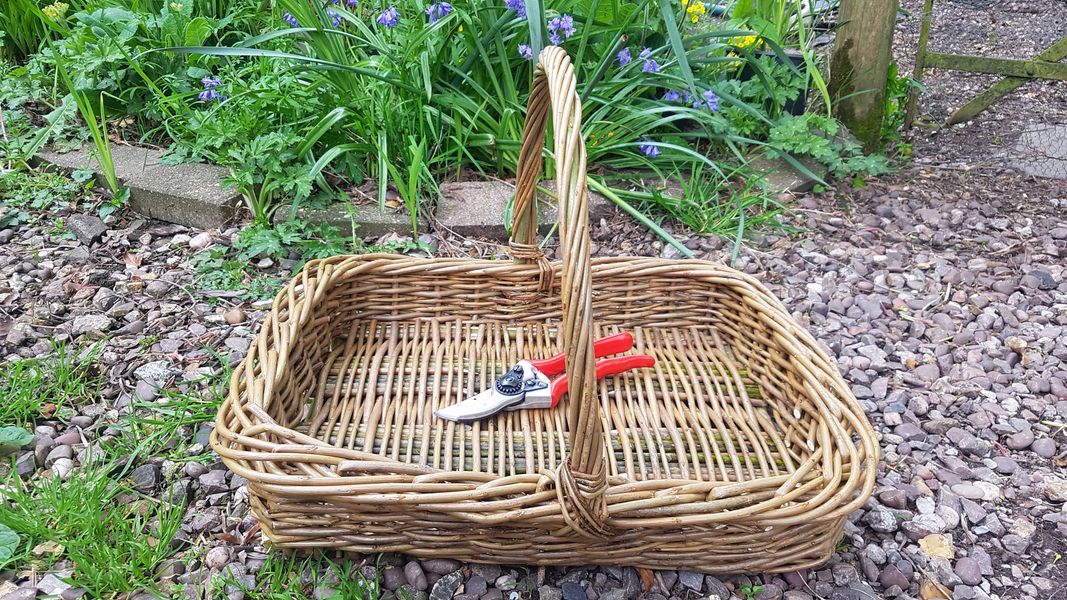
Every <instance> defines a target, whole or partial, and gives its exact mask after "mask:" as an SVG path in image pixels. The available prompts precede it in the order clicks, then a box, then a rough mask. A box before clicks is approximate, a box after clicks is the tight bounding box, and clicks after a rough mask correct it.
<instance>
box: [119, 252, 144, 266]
mask: <svg viewBox="0 0 1067 600" xmlns="http://www.w3.org/2000/svg"><path fill="white" fill-rule="evenodd" d="M142 260H144V257H143V256H141V255H140V254H133V253H131V252H127V253H126V254H123V255H122V262H124V263H126V266H127V267H132V268H134V269H136V268H137V267H139V266H141V261H142Z"/></svg>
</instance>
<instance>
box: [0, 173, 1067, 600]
mask: <svg viewBox="0 0 1067 600" xmlns="http://www.w3.org/2000/svg"><path fill="white" fill-rule="evenodd" d="M798 203H799V207H798V210H797V211H796V212H795V213H794V214H793V215H792V216H791V217H790V220H791V223H790V224H791V225H794V226H796V227H799V228H802V231H805V232H811V234H805V235H794V236H788V235H765V236H763V237H761V238H759V239H756V240H754V241H753V243H752V244H751V246H750V247H746V249H745V251H744V252H743V254H742V256H741V258H740V260H739V262H738V267H739V268H742V269H743V270H745V271H746V272H749V273H753V274H755V275H757V276H758V277H760V278H761V279H762V280H764V281H765V282H767V283H768V284H769V285H770V286H771V287H772V289H773V291H774V292H775V293H776V294H778V295H779V296H780V297H781V298H782V299H783V300H784V301H785V303H786V304H787V305H788V306H789V307H790V309H791V310H792V311H793V314H794V316H795V317H796V318H797V319H798V320H800V321H801V322H802V323H804V324H806V325H807V326H808V327H810V328H811V330H812V331H813V332H814V333H815V335H816V337H817V338H818V339H820V340H821V341H822V342H824V343H825V344H826V346H827V347H828V349H829V350H830V351H831V352H832V353H833V355H834V356H836V357H838V364H839V365H840V367H841V370H842V372H844V373H845V374H846V376H847V378H848V380H849V382H850V383H851V384H852V387H853V391H854V392H855V394H856V396H857V397H858V398H859V399H860V400H861V402H862V403H863V405H864V406H865V408H866V409H867V412H868V414H869V415H870V418H871V421H872V422H873V424H874V426H875V428H876V430H877V431H878V433H879V435H880V436H881V440H882V448H883V453H884V464H883V466H882V470H881V474H880V476H879V480H878V487H877V489H876V493H875V496H874V497H873V498H872V499H871V500H870V502H869V503H868V504H867V506H866V507H865V509H864V510H862V511H859V512H857V513H855V515H853V518H852V519H851V522H850V523H849V525H848V526H847V528H846V536H845V539H844V544H843V545H842V549H841V551H840V552H839V553H838V554H837V555H835V556H834V558H833V559H831V561H830V562H829V563H828V564H827V565H826V566H825V567H824V568H821V569H815V570H810V571H803V572H799V573H791V574H786V575H782V576H758V575H756V576H749V577H746V576H736V577H722V578H714V577H703V576H700V575H697V574H693V573H687V572H684V571H683V572H660V573H658V574H657V577H656V578H655V580H654V583H653V585H652V588H651V590H649V591H648V592H647V593H644V596H643V597H645V598H650V599H657V598H664V597H670V598H695V597H698V596H700V597H708V596H709V595H711V594H718V595H720V596H723V597H725V595H726V594H729V593H731V591H732V593H733V594H734V595H737V596H739V597H740V595H741V592H740V590H741V589H742V588H744V587H751V586H753V585H762V592H760V593H759V594H757V597H760V598H789V599H792V600H800V599H805V598H815V597H821V598H835V599H836V598H842V599H843V598H873V597H919V596H922V597H924V598H936V597H938V596H937V595H933V592H931V590H933V589H936V588H933V587H931V586H932V585H933V583H932V582H937V583H939V584H941V585H943V586H945V587H946V588H947V589H950V590H951V594H952V597H954V598H986V597H992V598H998V597H999V598H1034V599H1037V598H1053V597H1061V596H1063V595H1065V594H1067V589H1065V588H1064V586H1065V582H1067V567H1064V564H1065V561H1063V560H1062V559H1060V557H1061V556H1063V555H1067V543H1065V542H1064V540H1065V539H1067V504H1065V501H1067V435H1065V433H1064V429H1065V428H1067V266H1065V265H1067V261H1064V256H1067V218H1065V217H1064V214H1065V211H1064V209H1065V208H1067V184H1065V183H1064V182H1059V181H1054V180H1036V181H1035V180H1029V179H1027V180H1022V179H1020V178H1018V177H1013V176H1009V175H989V174H979V173H974V172H970V173H968V172H962V171H955V170H947V169H934V168H930V167H916V168H910V169H907V170H905V171H903V172H900V173H897V174H896V175H893V176H891V177H887V178H883V179H881V180H876V181H874V182H872V183H871V184H870V186H869V187H867V188H865V189H860V190H851V189H847V188H844V187H842V188H840V189H837V190H830V191H828V192H825V193H823V194H821V195H818V196H805V197H801V198H799V199H798ZM131 219H132V220H131ZM83 220H84V221H85V224H92V219H91V218H86V219H83ZM78 221H79V219H71V218H68V222H78ZM92 229H93V228H91V227H90V228H88V231H89V233H90V234H91V233H93V231H92ZM96 229H97V231H99V230H100V229H101V228H96ZM102 229H104V230H105V231H104V233H103V234H102V239H101V241H98V242H92V244H91V245H88V246H87V245H86V244H84V243H82V242H77V241H66V240H58V239H57V238H55V237H54V235H55V232H54V231H53V230H52V229H51V226H50V225H49V226H47V227H46V226H41V227H28V228H24V229H22V230H19V231H14V230H10V229H9V230H4V231H0V240H9V241H8V242H7V243H5V244H3V245H2V246H0V248H2V249H0V281H3V283H2V284H0V306H2V308H3V311H4V314H5V317H4V321H2V322H0V328H2V332H0V335H2V336H4V337H0V339H4V340H5V344H4V351H3V354H4V355H6V356H7V357H8V358H11V357H14V356H33V355H37V354H40V353H42V352H45V351H46V350H47V349H48V343H49V342H48V341H47V340H48V338H49V337H52V338H59V339H74V340H75V341H86V340H88V339H93V338H96V337H98V336H100V335H101V334H106V335H108V336H110V339H109V341H108V343H107V346H106V349H105V351H104V352H103V353H102V355H101V357H100V363H101V365H102V368H103V369H104V371H105V375H106V385H105V388H104V390H103V394H102V398H101V401H100V403H99V404H94V405H91V406H86V407H81V409H80V414H79V415H77V416H76V417H74V418H71V419H68V420H67V422H66V423H60V422H58V421H57V422H49V423H44V424H43V425H42V427H41V428H39V429H38V440H37V447H36V448H33V449H28V450H27V451H26V452H24V453H23V454H22V455H20V456H19V457H18V460H17V463H18V469H19V471H20V473H21V474H23V475H24V476H27V477H29V476H33V474H34V473H35V472H37V471H38V468H37V467H38V466H39V467H42V468H44V470H45V471H48V470H50V471H51V472H52V474H53V476H68V475H69V473H70V471H71V469H72V468H77V465H78V463H79V459H80V458H79V457H80V456H81V452H80V451H81V450H82V449H83V448H84V444H85V443H86V442H88V443H92V442H93V440H94V439H96V438H97V437H99V436H101V435H106V434H107V432H108V428H109V427H110V426H111V425H113V422H114V421H116V420H117V419H120V418H122V416H123V415H124V414H125V413H126V412H128V411H129V410H130V409H129V405H130V401H131V396H132V395H133V394H135V393H136V394H139V395H143V396H144V397H146V398H149V399H151V398H153V397H154V396H155V394H156V393H157V390H156V387H157V386H158V385H160V384H162V385H168V386H190V387H192V389H194V390H195V389H196V386H197V385H200V384H197V383H188V382H191V381H195V380H197V379H198V378H199V377H201V376H203V375H210V374H211V373H212V372H214V371H217V370H218V365H217V364H216V363H214V362H213V361H212V359H211V358H210V356H209V354H208V351H207V350H206V349H204V347H208V348H213V349H215V350H217V351H219V352H221V353H222V355H223V356H227V355H228V356H229V360H231V361H233V360H236V359H239V358H240V357H241V356H242V353H243V352H244V350H245V349H246V348H247V346H248V343H249V342H250V340H251V337H252V335H253V332H254V331H255V329H256V326H257V324H258V323H259V322H260V320H261V319H262V318H263V315H264V311H263V308H265V306H264V305H262V304H254V303H248V302H243V301H239V300H236V299H229V300H228V301H224V302H217V300H218V299H216V303H215V304H214V305H213V304H211V303H208V302H207V301H206V300H205V299H204V298H202V297H197V295H196V293H195V292H194V298H193V300H190V296H189V293H188V292H186V291H185V286H187V285H189V284H190V283H191V281H190V279H191V270H190V268H189V267H188V265H187V259H188V257H189V256H190V255H192V254H195V253H197V252H203V251H205V249H206V248H208V247H209V246H211V245H212V244H217V243H221V242H225V241H228V240H229V239H230V238H232V237H233V236H234V235H235V234H236V230H233V231H228V232H223V233H216V234H211V233H207V232H197V231H188V230H185V229H183V228H180V227H176V226H171V225H164V224H159V223H154V222H145V221H143V220H140V219H134V218H133V217H132V215H128V216H126V217H123V218H118V219H115V220H114V222H112V223H109V224H106V225H105V226H104V227H103V228H102ZM78 230H79V231H80V230H81V226H79V228H78ZM594 236H595V238H596V240H597V246H596V252H597V254H600V255H611V254H621V253H626V254H662V255H668V256H669V255H671V254H672V251H671V250H670V249H669V248H668V249H667V250H664V249H663V248H662V246H661V245H660V244H659V243H658V242H656V241H655V240H653V239H652V238H651V236H649V235H648V234H647V233H646V232H644V231H643V230H641V229H640V228H639V227H638V226H636V225H634V224H633V223H631V222H630V221H628V220H626V219H624V218H622V217H616V218H615V219H613V220H612V222H610V223H608V222H602V223H600V224H598V225H596V226H595V227H594ZM620 240H622V241H620ZM686 243H687V245H688V246H689V247H691V248H693V249H694V250H695V251H696V252H697V253H698V254H699V255H700V257H701V258H707V259H712V260H726V259H727V258H728V249H727V248H725V247H724V245H723V242H722V241H721V240H719V239H717V238H706V237H701V238H692V239H689V240H687V242H686ZM470 246H471V245H470V244H467V245H466V246H464V245H463V244H462V243H461V242H460V241H459V240H445V243H444V244H443V245H442V250H445V249H447V248H464V247H465V248H466V249H467V251H470ZM132 249H136V250H138V254H139V255H141V256H142V257H143V260H142V261H141V262H140V263H139V264H137V263H136V261H131V260H129V258H128V257H127V255H126V251H127V250H132ZM30 257H33V258H30ZM264 267H265V269H266V270H268V271H277V270H278V266H274V265H271V266H268V265H264ZM162 282H169V283H162ZM224 300H225V299H224ZM207 430H208V429H207V427H206V426H202V427H201V428H200V429H199V430H197V431H188V432H187V434H188V435H189V436H190V437H192V438H194V441H195V442H199V443H200V444H203V443H204V442H205V441H206V440H205V436H206V433H207ZM83 436H84V440H83V439H82V438H83ZM63 446H69V451H67V450H59V451H57V450H56V448H61V447H63ZM202 449H203V447H202V446H200V447H195V446H194V448H193V449H192V450H191V451H192V452H199V451H201V450H202ZM34 456H37V457H41V458H42V460H41V461H40V462H38V463H37V464H35V463H34V458H33V457H34ZM144 464H146V465H150V466H148V467H147V468H145V469H139V470H138V471H136V473H137V475H136V476H135V477H136V478H137V482H136V483H137V484H138V485H139V486H140V488H141V489H144V490H147V491H149V492H150V493H154V494H156V495H157V496H159V497H161V498H164V499H167V498H171V497H172V496H177V495H178V494H176V493H175V490H178V491H179V492H180V494H181V495H184V494H185V493H188V497H189V498H191V501H190V504H189V507H188V513H187V519H186V521H185V524H184V526H183V529H182V531H181V532H180V534H179V544H180V546H181V551H180V555H181V557H182V562H181V563H180V564H179V565H178V566H175V567H174V568H173V569H170V570H169V572H168V576H169V577H170V579H171V584H170V585H173V586H174V587H172V588H170V589H178V587H177V586H178V585H182V586H183V587H184V588H185V589H187V590H189V595H190V596H191V597H199V596H197V594H198V593H199V592H197V590H198V589H201V587H202V586H203V585H206V583H204V582H210V580H211V578H212V577H220V576H221V575H220V574H221V573H223V572H228V573H231V574H233V573H238V574H239V575H240V576H241V577H243V578H245V579H244V580H245V581H246V582H248V583H253V582H254V580H255V575H256V572H257V569H258V568H259V567H260V566H261V565H262V563H263V560H264V557H265V550H264V548H263V547H262V546H260V545H259V542H260V540H259V538H258V536H256V535H252V536H251V537H250V539H248V540H247V541H246V540H244V539H242V537H243V536H234V535H228V536H226V535H221V534H223V533H224V532H230V533H231V534H232V533H233V532H235V531H236V532H238V533H242V532H247V531H249V529H250V528H251V527H252V522H251V521H250V520H249V519H248V516H247V504H246V498H247V494H246V489H245V487H244V482H243V480H241V478H239V477H234V476H232V475H231V474H229V473H228V472H227V471H225V470H224V468H223V466H222V465H221V464H220V463H215V464H209V465H201V464H199V463H188V464H187V465H185V466H184V467H182V465H181V464H179V463H172V462H171V461H167V460H163V459H161V458H149V459H147V460H146V461H144ZM220 548H223V549H224V550H220ZM209 550H210V552H209ZM369 564H373V563H369ZM381 564H382V566H383V567H386V569H385V570H384V571H383V573H382V574H381V578H382V582H383V585H384V586H385V587H386V588H388V589H390V590H399V589H400V588H403V587H404V586H409V587H407V588H404V589H405V590H406V591H408V592H412V591H413V592H414V596H413V597H420V596H421V593H429V594H430V595H431V597H434V598H442V597H450V594H451V593H452V592H456V590H457V589H459V588H455V587H454V584H455V583H456V582H457V581H459V582H462V585H463V586H464V587H463V588H462V590H460V591H459V592H458V595H457V596H456V597H457V598H464V599H470V598H485V599H492V598H501V597H508V598H568V599H569V598H588V599H595V598H632V597H636V596H637V595H639V594H640V593H641V592H642V585H641V580H640V578H639V577H638V574H637V573H636V572H635V571H634V570H632V569H618V568H572V569H566V570H558V569H548V570H547V571H546V570H537V569H532V570H528V569H523V568H507V567H504V568H501V567H495V566H479V565H461V564H459V563H455V562H453V561H450V560H448V559H447V557H441V558H440V559H434V560H423V561H418V562H416V561H411V562H409V561H407V560H406V559H404V558H403V557H399V556H386V557H384V558H383V560H382V563H381ZM227 570H228V571H227ZM455 571H458V572H459V575H458V576H450V575H449V574H450V573H452V572H455ZM442 576H447V577H442ZM42 582H48V585H53V584H54V579H53V580H46V579H44V578H36V579H26V580H25V581H22V582H21V583H23V584H24V585H27V584H28V585H37V586H40V585H43V583H42ZM440 582H445V583H444V584H440ZM261 583H262V582H261ZM323 585H326V584H323ZM439 585H442V586H444V587H439ZM924 586H925V587H924ZM231 587H232V586H231ZM435 590H436V591H435ZM533 590H536V591H533ZM319 591H320V592H323V590H319ZM230 592H231V593H230V597H231V598H236V597H241V596H243V592H241V591H240V590H238V589H236V588H235V587H232V589H231V590H230Z"/></svg>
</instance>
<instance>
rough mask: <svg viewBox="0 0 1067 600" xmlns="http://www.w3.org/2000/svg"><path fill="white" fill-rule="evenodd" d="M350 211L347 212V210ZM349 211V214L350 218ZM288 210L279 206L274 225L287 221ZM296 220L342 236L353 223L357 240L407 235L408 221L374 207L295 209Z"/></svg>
mask: <svg viewBox="0 0 1067 600" xmlns="http://www.w3.org/2000/svg"><path fill="white" fill-rule="evenodd" d="M350 207H351V208H350ZM350 211H351V214H350ZM291 213H292V210H291V208H290V207H289V206H282V207H280V208H279V209H278V210H277V211H275V212H274V222H275V223H282V222H284V221H287V220H289V217H290V215H291ZM297 216H298V217H299V218H300V219H303V220H305V221H307V222H308V223H311V224H312V225H332V226H334V227H337V228H338V229H340V230H341V233H342V234H344V235H352V234H353V231H352V223H353V222H355V224H356V230H355V232H354V233H355V235H357V236H359V237H381V236H383V235H389V234H391V233H395V234H397V235H407V236H410V235H411V218H410V217H409V216H408V214H407V212H406V210H405V211H404V212H400V211H395V210H392V209H386V210H385V212H381V211H379V210H378V205H377V204H351V205H349V204H333V205H330V206H327V207H326V208H299V209H297ZM416 223H417V224H418V228H419V231H426V229H427V221H426V218H425V217H423V216H422V215H420V216H419V218H418V220H417V221H416Z"/></svg>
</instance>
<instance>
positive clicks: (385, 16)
mask: <svg viewBox="0 0 1067 600" xmlns="http://www.w3.org/2000/svg"><path fill="white" fill-rule="evenodd" d="M374 22H375V23H377V24H379V25H382V26H383V27H396V24H397V23H399V22H400V13H398V12H397V11H396V7H395V6H390V7H389V8H387V9H385V10H384V11H382V14H380V15H378V18H377V19H375V20H374Z"/></svg>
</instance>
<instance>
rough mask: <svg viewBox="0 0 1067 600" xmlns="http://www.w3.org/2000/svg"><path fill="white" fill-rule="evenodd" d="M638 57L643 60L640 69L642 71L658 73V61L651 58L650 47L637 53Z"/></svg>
mask: <svg viewBox="0 0 1067 600" xmlns="http://www.w3.org/2000/svg"><path fill="white" fill-rule="evenodd" d="M638 58H640V59H641V60H643V61H645V64H644V65H641V71H642V72H644V73H659V63H658V62H656V59H654V58H652V49H651V48H645V49H644V50H642V51H641V54H639V55H638Z"/></svg>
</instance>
